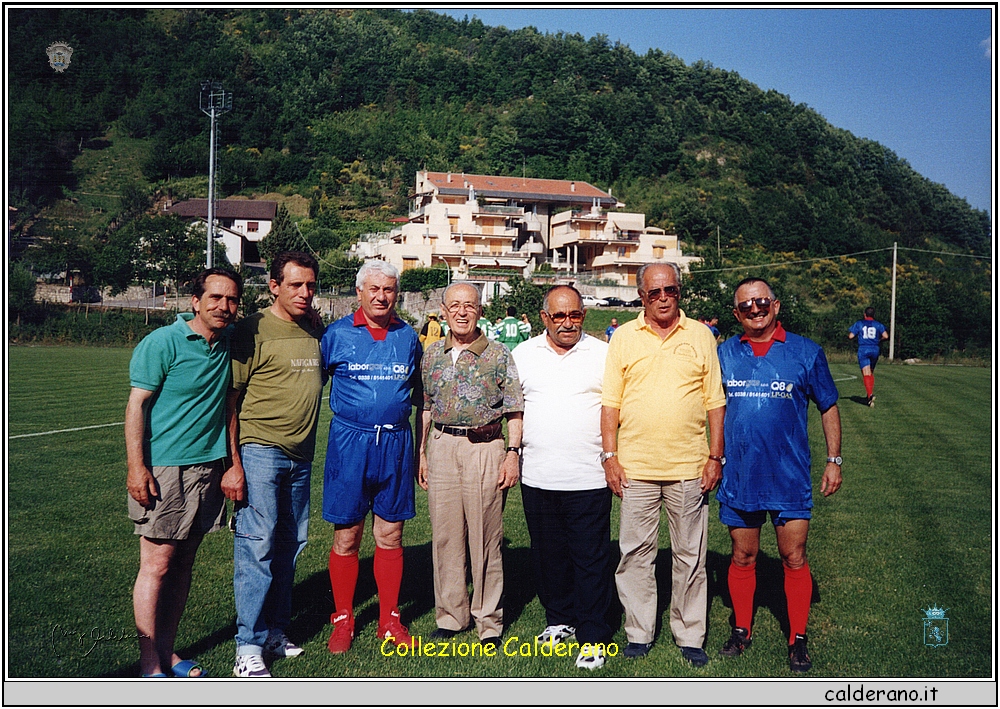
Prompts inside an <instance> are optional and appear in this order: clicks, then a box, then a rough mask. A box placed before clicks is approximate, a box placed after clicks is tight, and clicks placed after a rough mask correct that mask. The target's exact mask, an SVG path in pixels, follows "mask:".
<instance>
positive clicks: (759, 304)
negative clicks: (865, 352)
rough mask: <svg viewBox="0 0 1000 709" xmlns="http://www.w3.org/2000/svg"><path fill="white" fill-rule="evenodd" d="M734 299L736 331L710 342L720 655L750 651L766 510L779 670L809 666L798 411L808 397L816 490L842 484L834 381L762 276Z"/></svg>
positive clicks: (805, 468) (805, 504)
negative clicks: (782, 629) (724, 584)
mask: <svg viewBox="0 0 1000 709" xmlns="http://www.w3.org/2000/svg"><path fill="white" fill-rule="evenodd" d="M735 299H736V307H735V308H734V309H733V314H734V315H735V316H736V319H737V320H738V321H739V322H740V324H741V325H742V326H743V331H744V334H743V335H741V336H738V337H732V338H730V339H728V340H726V341H725V342H724V343H722V345H720V346H719V362H720V364H721V366H722V380H723V384H724V385H725V388H726V420H725V429H724V431H725V440H726V448H725V457H724V459H723V467H722V482H721V484H720V485H719V491H718V492H717V493H716V499H717V500H718V501H719V518H720V519H721V520H722V522H723V524H726V525H728V526H729V535H730V537H731V539H732V543H733V557H732V561H731V563H730V567H729V574H728V585H729V594H730V597H731V599H732V603H733V614H734V616H735V628H734V629H733V632H732V635H731V636H730V638H729V640H727V641H726V643H725V644H724V645H723V646H722V649H721V650H720V654H722V655H724V656H726V657H736V656H738V655H740V654H742V653H743V651H744V650H746V649H747V648H748V647H750V644H751V622H752V620H753V598H754V592H755V590H756V562H757V552H758V551H759V549H760V528H761V527H762V526H763V525H764V522H765V521H766V520H767V515H768V513H770V515H771V522H772V524H773V525H774V530H775V534H776V535H777V540H778V553H779V554H780V556H781V563H782V566H783V568H784V576H785V583H784V585H785V597H786V602H787V604H788V623H789V638H788V645H789V648H788V659H789V666H790V667H791V669H792V671H793V672H805V671H806V670H808V669H809V668H810V667H812V661H811V660H810V658H809V653H808V648H807V645H806V642H807V636H806V623H807V621H808V619H809V603H810V601H811V598H812V575H811V574H810V571H809V562H808V560H807V558H806V538H807V536H808V533H809V520H810V518H811V517H812V506H813V502H812V481H811V477H810V466H811V460H810V455H809V437H808V426H807V422H808V415H807V414H808V406H809V401H810V400H811V401H814V402H815V403H816V406H817V407H818V408H819V410H820V413H821V421H822V425H823V435H824V437H825V439H826V450H827V459H826V467H825V469H824V471H823V479H822V482H821V483H820V492H822V493H823V495H824V496H829V495H832V494H833V493H835V492H836V491H837V490H838V489H840V485H841V482H842V477H841V471H840V466H841V463H842V462H843V461H842V459H841V457H840V413H839V411H838V409H837V397H838V393H837V386H836V384H834V382H833V377H832V376H831V375H830V368H829V366H828V365H827V362H826V356H825V355H824V354H823V350H822V349H821V348H820V346H819V345H817V344H816V343H815V342H813V341H812V340H808V339H806V338H804V337H800V336H798V335H794V334H792V333H789V332H785V330H784V328H783V327H782V326H781V323H780V322H778V313H779V311H780V309H781V303H780V302H779V301H778V300H777V299H776V298H775V297H774V292H773V291H772V290H771V286H770V285H768V283H767V282H766V281H764V280H763V279H759V278H748V279H745V280H744V281H742V282H740V284H739V285H738V286H737V288H736V295H735Z"/></svg>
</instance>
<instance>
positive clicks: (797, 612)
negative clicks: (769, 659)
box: [784, 562, 813, 645]
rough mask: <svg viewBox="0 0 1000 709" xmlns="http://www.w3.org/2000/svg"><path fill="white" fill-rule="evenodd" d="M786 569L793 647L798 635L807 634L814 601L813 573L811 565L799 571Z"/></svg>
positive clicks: (790, 638) (789, 623)
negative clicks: (810, 604) (810, 569)
mask: <svg viewBox="0 0 1000 709" xmlns="http://www.w3.org/2000/svg"><path fill="white" fill-rule="evenodd" d="M784 569H785V600H786V601H787V603H788V625H789V626H790V627H789V640H788V644H789V645H791V644H792V642H793V641H794V640H795V636H796V635H805V634H806V623H808V622H809V603H810V602H811V601H812V589H813V586H812V573H810V571H809V563H808V562H806V564H805V565H804V566H802V567H801V568H799V569H790V568H788V567H787V566H786V567H784Z"/></svg>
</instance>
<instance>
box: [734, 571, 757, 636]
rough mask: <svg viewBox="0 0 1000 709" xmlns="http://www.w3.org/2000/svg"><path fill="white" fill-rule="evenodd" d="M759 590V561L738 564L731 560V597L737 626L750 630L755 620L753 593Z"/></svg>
mask: <svg viewBox="0 0 1000 709" xmlns="http://www.w3.org/2000/svg"><path fill="white" fill-rule="evenodd" d="M756 590H757V563H756V562H754V563H753V564H751V565H750V566H737V565H736V564H735V563H734V562H733V561H732V560H730V562H729V597H730V598H731V599H732V601H733V613H734V614H735V615H736V627H737V628H746V629H747V630H748V631H749V630H750V624H751V623H752V622H753V595H754V593H755V592H756Z"/></svg>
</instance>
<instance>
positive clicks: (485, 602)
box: [427, 428, 506, 639]
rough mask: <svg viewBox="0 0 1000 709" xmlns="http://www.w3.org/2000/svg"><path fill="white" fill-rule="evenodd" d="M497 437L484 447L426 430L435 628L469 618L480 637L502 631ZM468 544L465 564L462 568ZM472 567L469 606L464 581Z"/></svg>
mask: <svg viewBox="0 0 1000 709" xmlns="http://www.w3.org/2000/svg"><path fill="white" fill-rule="evenodd" d="M505 445H506V444H505V443H504V439H503V437H500V438H497V439H496V440H493V441H490V442H489V443H471V442H469V439H468V438H465V437H462V436H452V435H450V434H447V433H443V432H441V431H439V430H437V429H436V428H435V429H432V430H431V433H430V442H429V443H428V445H427V464H428V467H429V470H428V473H427V478H428V479H427V483H428V490H427V502H428V505H429V507H430V516H431V530H432V537H433V541H432V543H431V548H432V552H433V561H434V601H435V605H436V606H437V608H436V618H437V625H438V627H439V628H444V629H446V630H462V629H464V628H467V627H468V626H469V623H470V622H471V621H472V620H473V619H474V620H475V621H476V631H477V632H478V633H479V638H480V639H486V638H491V637H497V636H499V635H500V634H501V633H502V632H503V609H502V607H501V601H502V596H503V558H502V556H501V552H500V543H501V541H502V540H503V493H502V492H501V490H500V489H499V487H498V486H497V479H498V478H499V475H500V464H501V463H502V462H503V459H504V457H505V455H506V451H505ZM466 542H468V549H469V553H468V556H469V558H468V564H466ZM467 568H471V569H472V602H471V604H470V602H469V592H468V590H467V588H466V583H465V578H466V573H467Z"/></svg>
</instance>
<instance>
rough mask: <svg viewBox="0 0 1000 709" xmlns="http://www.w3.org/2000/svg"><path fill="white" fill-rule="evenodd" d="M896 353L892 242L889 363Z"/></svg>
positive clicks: (894, 252)
mask: <svg viewBox="0 0 1000 709" xmlns="http://www.w3.org/2000/svg"><path fill="white" fill-rule="evenodd" d="M895 352H896V242H895V241H894V242H892V302H891V304H890V306H889V361H890V362H891V361H892V358H893V355H894V354H895Z"/></svg>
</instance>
